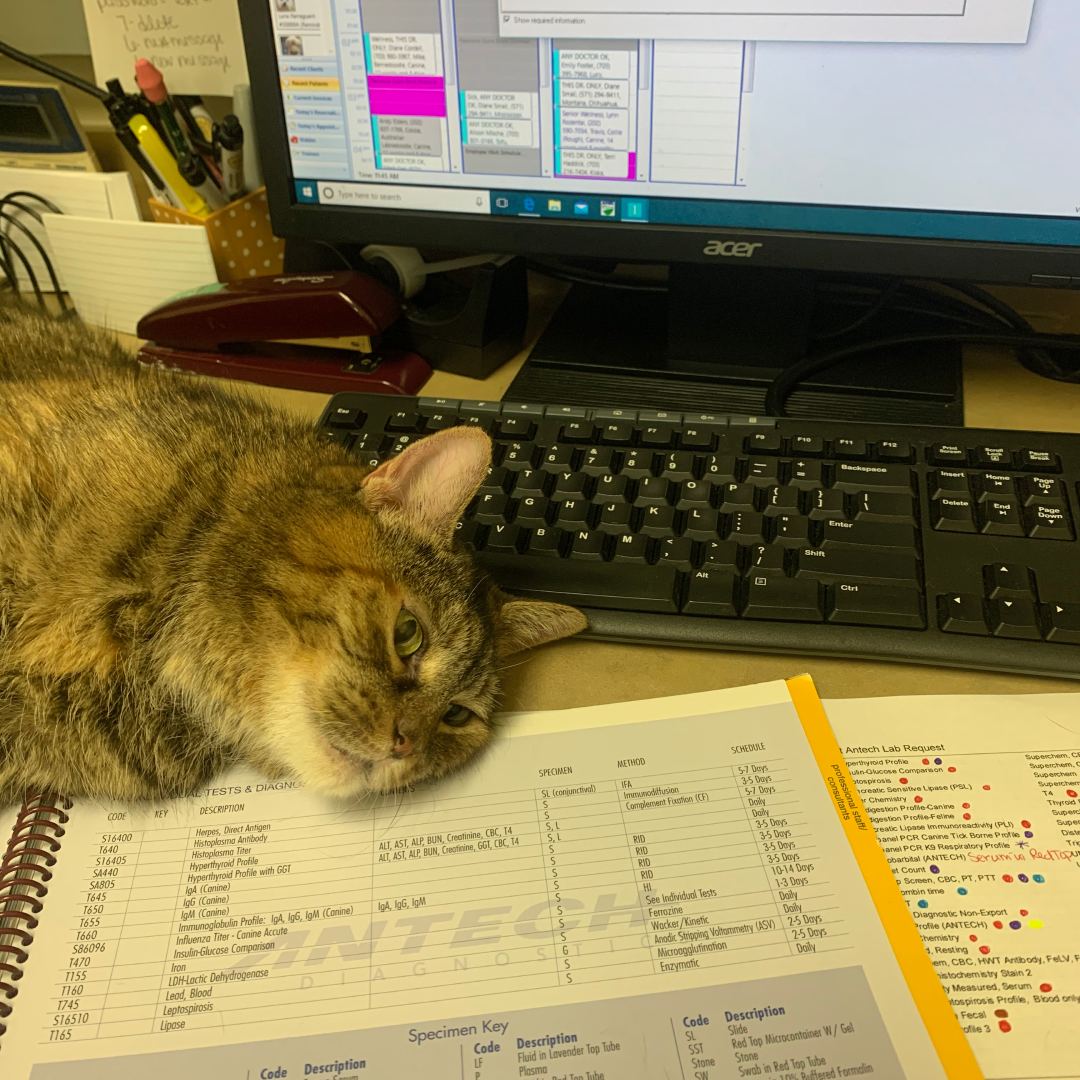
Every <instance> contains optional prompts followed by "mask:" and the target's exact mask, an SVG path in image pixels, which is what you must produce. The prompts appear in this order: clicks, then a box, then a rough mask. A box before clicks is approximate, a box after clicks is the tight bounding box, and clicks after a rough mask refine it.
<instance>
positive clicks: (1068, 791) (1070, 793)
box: [1065, 788, 1076, 799]
mask: <svg viewBox="0 0 1080 1080" xmlns="http://www.w3.org/2000/svg"><path fill="white" fill-rule="evenodd" d="M1065 794H1066V795H1068V796H1069V798H1070V799H1075V798H1076V792H1075V791H1074V790H1073V789H1072V788H1066V789H1065Z"/></svg>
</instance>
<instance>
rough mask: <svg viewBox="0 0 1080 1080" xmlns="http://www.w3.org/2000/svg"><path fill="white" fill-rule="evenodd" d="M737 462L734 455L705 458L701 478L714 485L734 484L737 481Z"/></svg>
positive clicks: (711, 455) (717, 455) (716, 455)
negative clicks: (710, 481) (712, 482)
mask: <svg viewBox="0 0 1080 1080" xmlns="http://www.w3.org/2000/svg"><path fill="white" fill-rule="evenodd" d="M737 470H738V460H737V459H736V457H735V456H734V454H710V455H709V456H708V457H707V458H705V467H704V471H703V472H702V476H703V478H704V479H706V480H712V481H714V482H715V483H722V482H725V481H726V482H727V483H734V482H735V480H736V479H737Z"/></svg>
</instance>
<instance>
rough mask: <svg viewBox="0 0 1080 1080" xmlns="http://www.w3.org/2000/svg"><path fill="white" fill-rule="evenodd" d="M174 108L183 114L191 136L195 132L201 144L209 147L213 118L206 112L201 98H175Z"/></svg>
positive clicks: (212, 132) (212, 133)
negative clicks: (200, 138) (201, 141)
mask: <svg viewBox="0 0 1080 1080" xmlns="http://www.w3.org/2000/svg"><path fill="white" fill-rule="evenodd" d="M176 107H177V108H178V109H180V110H181V111H182V112H183V114H184V120H185V121H188V130H189V131H191V132H192V135H194V134H195V133H196V132H197V133H198V134H199V135H200V136H201V137H202V140H203V142H204V143H206V145H207V146H210V145H211V144H212V143H213V141H214V118H213V117H212V116H211V115H210V114H209V113H208V112H207V111H206V106H205V105H203V103H202V98H201V97H197V96H183V95H181V96H179V97H177V98H176ZM189 118H190V119H189ZM192 125H194V129H192Z"/></svg>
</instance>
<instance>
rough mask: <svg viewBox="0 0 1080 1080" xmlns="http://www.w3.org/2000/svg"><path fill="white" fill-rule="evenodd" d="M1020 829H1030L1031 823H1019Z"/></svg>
mask: <svg viewBox="0 0 1080 1080" xmlns="http://www.w3.org/2000/svg"><path fill="white" fill-rule="evenodd" d="M1020 828H1021V829H1030V828H1031V822H1030V821H1021V822H1020Z"/></svg>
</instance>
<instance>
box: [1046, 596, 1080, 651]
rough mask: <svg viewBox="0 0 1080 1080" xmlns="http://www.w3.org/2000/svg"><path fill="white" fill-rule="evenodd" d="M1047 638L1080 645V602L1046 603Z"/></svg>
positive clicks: (1060, 642)
mask: <svg viewBox="0 0 1080 1080" xmlns="http://www.w3.org/2000/svg"><path fill="white" fill-rule="evenodd" d="M1042 610H1043V616H1044V617H1045V619H1046V640H1047V641H1056V642H1058V643H1059V644H1063V645H1080V604H1044V605H1043V609H1042Z"/></svg>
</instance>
